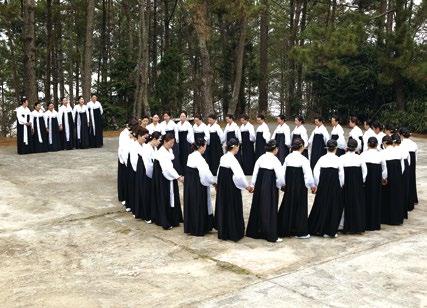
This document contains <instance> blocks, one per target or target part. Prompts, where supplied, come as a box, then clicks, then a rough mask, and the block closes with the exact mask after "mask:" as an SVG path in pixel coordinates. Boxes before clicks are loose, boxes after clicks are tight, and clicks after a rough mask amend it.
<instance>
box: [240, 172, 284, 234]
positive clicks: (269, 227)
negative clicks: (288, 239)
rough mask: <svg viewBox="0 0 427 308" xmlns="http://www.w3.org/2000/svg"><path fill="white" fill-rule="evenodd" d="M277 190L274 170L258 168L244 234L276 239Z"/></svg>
mask: <svg viewBox="0 0 427 308" xmlns="http://www.w3.org/2000/svg"><path fill="white" fill-rule="evenodd" d="M278 201H279V191H278V189H277V188H276V174H275V172H274V170H268V169H264V168H260V169H259V171H258V175H257V179H256V183H255V190H254V194H253V198H252V205H251V212H250V214H249V220H248V227H247V229H246V236H248V237H252V238H256V239H265V240H267V241H269V242H276V241H277V238H278V237H277V204H278Z"/></svg>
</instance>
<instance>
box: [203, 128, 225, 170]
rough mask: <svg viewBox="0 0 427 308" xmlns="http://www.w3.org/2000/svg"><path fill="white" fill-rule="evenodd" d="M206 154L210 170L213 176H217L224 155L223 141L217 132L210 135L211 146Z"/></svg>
mask: <svg viewBox="0 0 427 308" xmlns="http://www.w3.org/2000/svg"><path fill="white" fill-rule="evenodd" d="M206 153H207V154H206V157H207V162H208V165H209V169H210V170H211V172H212V174H214V175H215V174H216V173H217V171H218V167H219V161H220V160H221V156H222V155H223V154H224V152H223V150H222V144H221V140H220V138H219V136H218V134H217V133H216V132H211V133H210V139H209V145H208V147H207V149H206Z"/></svg>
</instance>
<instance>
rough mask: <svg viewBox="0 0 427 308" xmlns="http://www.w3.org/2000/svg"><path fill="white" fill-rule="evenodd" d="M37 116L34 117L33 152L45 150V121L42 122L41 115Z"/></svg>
mask: <svg viewBox="0 0 427 308" xmlns="http://www.w3.org/2000/svg"><path fill="white" fill-rule="evenodd" d="M38 119H39V120H38V121H37V118H36V117H34V126H33V128H34V135H33V152H34V153H43V152H47V133H46V123H45V122H44V119H43V117H39V118H38ZM39 125H40V135H41V138H42V142H40V140H39V135H38V129H39Z"/></svg>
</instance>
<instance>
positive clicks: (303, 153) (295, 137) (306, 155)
mask: <svg viewBox="0 0 427 308" xmlns="http://www.w3.org/2000/svg"><path fill="white" fill-rule="evenodd" d="M297 138H299V139H302V138H301V135H300V134H293V135H292V142H291V144H292V143H294V141H295V139H297ZM305 146H307V145H306V144H305ZM302 155H303V156H305V157H306V158H307V159H308V150H307V149H304V151H303V152H302ZM311 169H313V167H312V168H311Z"/></svg>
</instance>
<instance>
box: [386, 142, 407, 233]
mask: <svg viewBox="0 0 427 308" xmlns="http://www.w3.org/2000/svg"><path fill="white" fill-rule="evenodd" d="M382 141H383V146H384V150H383V151H382V155H383V157H384V159H385V161H386V164H387V184H386V185H384V186H383V191H382V203H381V205H382V207H381V223H382V224H386V225H401V224H403V219H404V216H405V213H406V209H405V208H404V199H403V170H404V168H405V164H404V160H403V157H402V153H401V151H400V150H399V149H398V148H395V147H394V146H393V139H392V137H390V136H387V135H386V136H384V137H383V139H382Z"/></svg>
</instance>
